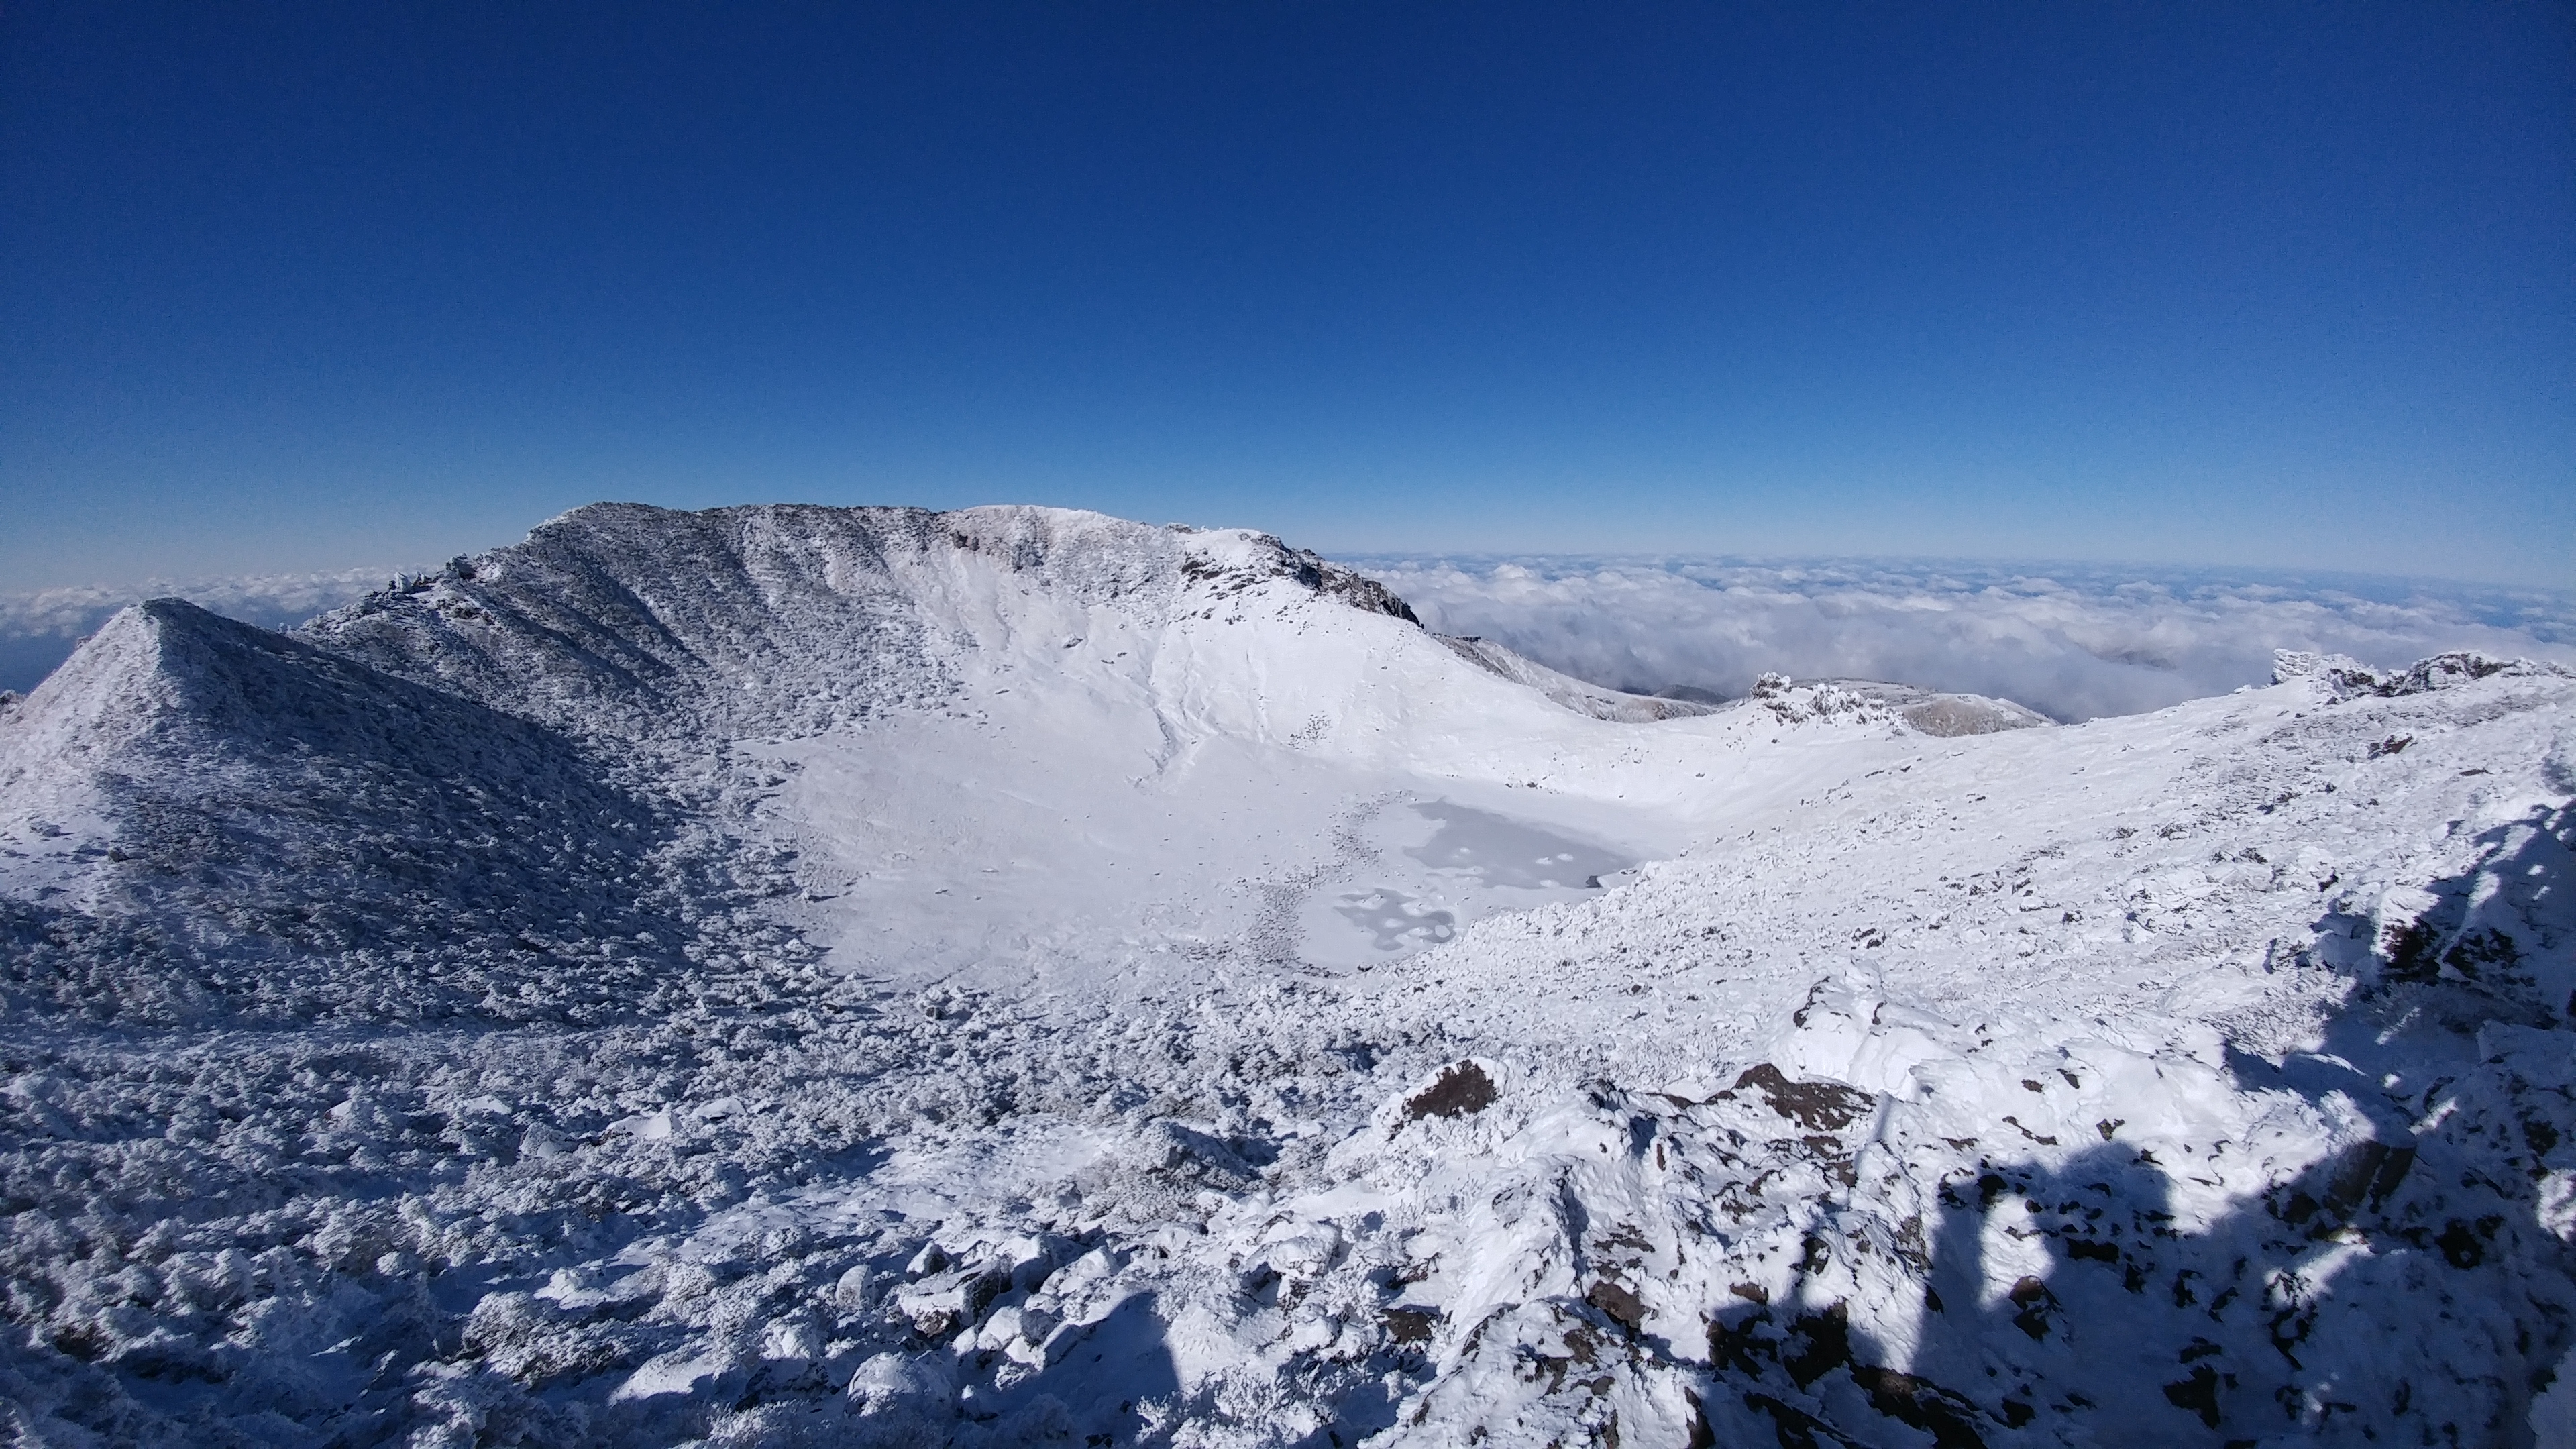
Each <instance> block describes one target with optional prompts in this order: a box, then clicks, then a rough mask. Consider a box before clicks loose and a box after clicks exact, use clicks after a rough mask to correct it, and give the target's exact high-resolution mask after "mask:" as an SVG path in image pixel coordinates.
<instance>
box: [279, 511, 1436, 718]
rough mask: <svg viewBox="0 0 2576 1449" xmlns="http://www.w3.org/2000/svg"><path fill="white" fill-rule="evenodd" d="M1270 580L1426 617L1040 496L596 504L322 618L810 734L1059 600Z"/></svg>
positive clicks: (614, 703) (1104, 602) (339, 630)
mask: <svg viewBox="0 0 2576 1449" xmlns="http://www.w3.org/2000/svg"><path fill="white" fill-rule="evenodd" d="M1274 580H1276V581H1283V582H1284V583H1285V584H1287V585H1288V586H1290V587H1293V588H1295V589H1298V590H1302V591H1304V592H1305V593H1308V594H1312V595H1314V596H1316V597H1319V598H1325V599H1331V600H1337V601H1339V602H1341V603H1344V604H1347V605H1348V606H1350V607H1352V608H1355V609H1358V610H1361V611H1364V612H1369V613H1376V614H1383V615H1387V616H1390V617H1392V618H1397V619H1402V620H1404V621H1405V622H1407V623H1411V622H1412V621H1413V615H1412V611H1411V610H1410V609H1408V608H1407V607H1406V606H1405V604H1404V602H1403V601H1402V600H1401V599H1398V598H1396V597H1395V596H1394V595H1392V594H1390V593H1388V592H1387V591H1386V590H1385V589H1383V588H1382V587H1380V586H1378V585H1377V584H1375V583H1374V582H1372V581H1370V580H1368V579H1365V578H1362V577H1360V576H1359V575H1357V574H1354V573H1351V572H1350V571H1349V570H1346V569H1342V568H1339V567H1338V566H1335V565H1332V564H1329V563H1327V562H1325V561H1324V560H1322V559H1319V558H1317V557H1316V556H1315V555H1313V554H1312V553H1307V552H1302V551H1298V550H1292V549H1290V548H1288V547H1287V546H1286V545H1284V544H1282V543H1280V542H1279V541H1278V540H1277V539H1275V538H1271V537H1269V536H1267V535H1263V534H1257V533H1253V532H1250V531H1248V530H1241V529H1232V530H1196V529H1190V530H1184V529H1178V528H1155V527H1151V526H1148V525H1145V524H1138V523H1130V522H1127V521H1125V520H1123V519H1115V518H1109V517H1106V516H1104V515H1101V514H1095V513H1082V512H1077V511H1073V510H1067V509H1051V508H1032V507H995V508H969V509H960V510H956V511H953V512H947V513H933V512H929V511H927V510H923V509H917V508H822V507H804V506H796V505H762V506H756V507H742V508H719V509H711V510H708V511H705V512H699V513H682V512H675V511H672V510H668V509H660V508H650V507H646V506H643V505H640V504H594V505H592V506H590V507H586V508H580V509H576V510H574V511H573V512H571V513H567V514H564V515H563V516H561V517H559V518H556V519H553V520H550V521H549V522H547V523H545V524H543V525H541V526H539V527H538V528H537V529H535V530H534V531H532V532H531V533H530V534H529V536H528V538H527V540H526V541H525V542H523V543H519V544H514V545H512V546H510V547H508V548H503V549H498V550H495V551H493V552H491V553H487V554H483V555H481V556H478V557H475V558H460V559H458V560H456V561H454V562H453V563H451V564H449V565H448V566H447V568H446V569H444V570H442V571H440V572H438V573H435V574H431V575H427V576H424V577H420V578H416V579H412V580H408V581H405V582H404V583H403V584H402V585H401V586H400V587H397V588H395V589H392V590H388V591H385V592H383V593H379V594H376V595H371V596H370V597H368V598H366V599H363V600H361V601H359V602H358V603H356V604H354V605H351V606H349V607H348V608H345V609H342V610H339V611H337V612H335V613H332V614H329V615H326V616H324V617H323V618H320V619H317V620H315V621H314V622H313V623H312V624H310V625H308V626H306V629H305V631H304V632H305V633H306V634H307V635H309V636H310V637H313V638H315V639H317V640H321V641H325V642H327V643H328V645H329V646H330V647H332V648H333V649H335V650H337V651H339V652H341V653H343V654H346V655H349V656H351V657H355V658H360V659H364V660H366V661H367V662H369V663H371V664H373V665H375V666H376V667H378V668H381V669H384V670H386V671H387V672H389V673H394V674H400V675H403V676H405V677H407V678H414V679H419V680H422V681H423V682H429V683H435V684H438V685H439V686H440V687H443V688H448V689H453V690H457V691H459V692H462V693H466V694H468V695H470V696H473V697H475V698H478V699H482V700H485V701H486V702H489V703H492V704H494V705H495V707H499V708H508V709H513V710H517V711H520V712H524V713H530V714H533V715H535V716H536V717H539V718H544V719H547V720H549V721H550V722H554V723H559V724H564V725H570V726H574V727H578V728H582V729H587V730H594V731H607V732H610V733H614V734H621V735H635V734H655V733H667V732H668V731H670V730H672V729H674V728H690V729H702V730H703V729H728V730H732V731H735V732H751V733H763V732H766V733H800V732H811V731H814V730H819V729H825V728H829V727H831V726H833V725H835V724H839V723H846V722H850V721H854V720H864V719H867V718H870V717H872V716H879V715H882V714H884V713H886V712H887V711H890V710H894V709H900V708H904V707H907V706H917V705H922V704H927V703H930V702H932V701H935V700H938V699H942V698H946V697H948V696H949V695H950V694H952V693H953V692H954V690H955V689H956V688H957V685H958V674H957V671H958V668H959V663H960V659H959V656H960V653H961V651H967V650H973V649H976V648H993V649H1009V648H1011V647H1013V646H1014V645H1015V644H1018V643H1022V642H1025V641H1024V640H1023V639H1021V638H1019V637H1017V636H1019V635H1022V634H1024V633H1025V632H1026V630H1028V629H1029V628H1033V627H1039V625H1040V622H1041V621H1040V619H1039V618H1038V617H1037V616H1040V615H1043V616H1044V620H1043V622H1044V623H1045V625H1046V626H1048V627H1052V625H1053V624H1055V623H1057V622H1061V621H1063V620H1065V619H1069V618H1076V617H1077V616H1082V615H1088V614H1092V613H1100V614H1105V615H1110V616H1116V617H1121V618H1123V619H1125V620H1127V621H1130V622H1133V623H1139V624H1156V625H1159V624H1163V623H1166V622H1169V621H1173V620H1177V619H1178V618H1180V617H1181V616H1183V615H1185V614H1192V613H1205V614H1206V615H1207V616H1209V617H1214V612H1213V611H1215V610H1217V609H1220V608H1224V607H1228V606H1230V605H1233V604H1235V603H1238V602H1240V596H1241V595H1242V594H1243V592H1244V590H1246V589H1247V588H1250V587H1252V586H1254V585H1256V584H1261V583H1267V582H1270V581H1274ZM1033 601H1034V602H1035V603H1036V605H1037V607H1036V608H1035V609H1034V610H1032V609H1031V608H1029V607H1027V606H1028V605H1029V604H1031V603H1032V602H1033ZM1046 642H1048V643H1049V644H1051V645H1057V646H1061V645H1062V644H1063V643H1064V640H1063V638H1062V637H1058V638H1054V639H1050V640H1048V641H1046Z"/></svg>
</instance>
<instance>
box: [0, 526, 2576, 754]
mask: <svg viewBox="0 0 2576 1449" xmlns="http://www.w3.org/2000/svg"><path fill="white" fill-rule="evenodd" d="M1288 542H1289V543H1290V544H1292V545H1295V544H1296V543H1297V542H1298V541H1297V540H1295V539H1290V540H1288ZM478 552H479V550H478ZM1331 556H1332V557H1334V558H1335V560H1336V561H1337V562H1343V563H1349V564H1352V565H1354V566H1356V567H1359V568H1361V569H1362V570H1363V571H1364V572H1367V573H1369V574H1370V575H1372V576H1373V577H1376V578H1378V579H1380V580H1381V581H1383V582H1385V583H1387V584H1388V585H1390V586H1391V587H1392V588H1394V590H1395V591H1396V592H1397V593H1398V594H1399V595H1401V596H1403V597H1404V598H1405V599H1406V600H1407V601H1408V602H1410V603H1411V604H1413V606H1414V607H1415V608H1416V609H1417V610H1418V611H1419V612H1420V613H1421V615H1422V618H1423V622H1424V623H1425V625H1426V626H1428V627H1430V628H1433V629H1435V630H1439V631H1442V632H1447V633H1453V634H1474V635H1480V636H1484V637H1488V638H1492V639H1494V640H1496V641H1497V642H1500V643H1502V644H1504V645H1506V646H1507V647H1509V648H1511V649H1513V650H1515V651H1517V652H1519V653H1521V654H1524V655H1526V656H1528V657H1530V658H1532V659H1535V660H1538V661H1539V662H1541V663H1543V664H1547V665H1549V666H1551V667H1554V668H1557V669H1561V670H1564V671H1566V672H1567V673H1570V674H1574V675H1576V676H1578V677H1580V678H1584V679H1587V680H1590V681H1592V682H1594V683H1597V684H1603V685H1608V686H1610V687H1613V688H1625V689H1634V690H1639V691H1653V690H1657V689H1662V688H1668V687H1671V686H1675V685H1689V686H1693V687H1698V688H1707V689H1715V690H1718V691H1720V692H1723V693H1729V694H1736V693H1741V692H1743V690H1744V689H1746V688H1747V687H1749V686H1750V684H1751V682H1752V680H1753V678H1754V676H1755V675H1756V674H1759V673H1761V672H1763V671H1766V670H1780V671H1784V672H1787V673H1790V674H1792V675H1793V676H1796V677H1801V678H1814V677H1820V676H1821V677H1842V678H1869V679H1887V680H1893V681H1898V682H1903V683H1908V684H1917V685H1923V686H1927V687H1931V688H1936V689H1951V690H1960V691H1965V692H1969V693H1976V694H1989V695H1997V696H2001V697H2003V698H2008V699H2013V700H2016V701H2019V702H2021V703H2023V704H2027V705H2030V706H2031V707H2033V708H2035V709H2038V710H2040V711H2042V712H2043V713H2046V714H2048V715H2050V716H2052V717H2054V718H2058V719H2062V720H2080V719H2087V718H2093V717H2096V716H2100V715H2106V714H2129V713H2136V712H2139V711H2141V710H2148V709H2155V708H2160V707H2162V706H2164V705H2168V704H2173V703H2177V702H2180V701H2181V700H2184V699H2190V698H2195V697H2200V696H2204V695H2210V694H2219V693H2224V692H2226V691H2227V690H2230V689H2233V688H2236V687H2238V686H2240V685H2247V684H2259V683H2261V682H2263V681H2264V680H2265V679H2266V678H2268V676H2269V671H2270V664H2271V655H2272V651H2273V650H2275V649H2282V648H2292V649H2309V650H2317V651H2321V652H2327V653H2343V654H2350V655H2353V656H2355V657H2358V658H2360V659H2362V660H2364V661H2365V662H2368V663H2372V664H2376V665H2381V666H2391V667H2393V666H2400V665H2403V664H2406V663H2409V662H2411V661H2413V660H2415V659H2418V658H2421V657H2424V656H2427V655H2430V654H2435V653H2439V652H2443V651H2446V650H2452V649H2478V650H2483V651H2485V652H2488V653H2493V654H2499V655H2504V656H2508V657H2510V656H2525V657H2531V658H2537V659H2547V660H2554V661H2557V662H2561V663H2571V664H2576V594H2570V593H2567V592H2565V591H2558V590H2550V589H2545V588H2537V587H2529V586H2497V585H2477V584H2462V583H2455V582H2446V581H2441V580H2428V579H2402V578H2389V577H2382V576H2361V575H2352V574H2342V575H2332V576H2326V575H2319V574H2310V575H2307V576H2306V577H2304V578H2291V577H2289V576H2286V575H2283V574H2280V573H2267V571H2261V570H2211V569H2155V568H2143V569H2142V568H2136V567H2121V566H2104V565H2087V564H2070V563H2069V562H2067V561H2063V560H2061V561H2058V563H2057V564H2056V565H2055V566H2054V567H2052V568H2051V569H2049V570H2048V571H2046V572H2034V571H2032V570H2031V569H2029V568H2027V567H2025V566H2023V565H2021V564H2019V563H2013V562H1985V563H1980V562H1978V561H1974V560H1963V559H1932V560H1926V559H1899V558H1877V559H1856V558H1805V559H1778V558H1774V559H1746V558H1729V557H1706V556H1698V557H1693V556H1671V555H1667V556H1663V557H1660V558H1641V557H1636V556H1629V557H1603V556H1597V555H1596V556H1582V555H1556V556H1540V555H1529V554H1522V555H1517V556H1510V557H1485V558H1470V557H1463V556H1459V555H1410V556H1407V555H1387V554H1378V555H1363V554H1342V555H1331ZM415 567H426V565H417V566H415ZM393 572H397V571H395V570H385V569H377V568H358V569H344V570H338V571H334V572H327V573H313V574H292V575H268V576H258V577H247V578H231V579H201V580H195V581H171V580H155V581H151V582H150V583H149V584H148V585H139V586H136V587H131V588H123V589H119V588H107V587H76V588H58V589H50V590H41V591H34V592H15V593H11V592H0V689H15V690H19V691H24V690H27V689H30V688H32V687H34V685H35V684H36V683H37V682H38V681H39V680H41V679H42V678H43V677H44V675H45V674H46V673H47V672H48V671H50V670H51V669H52V668H53V667H54V666H55V665H56V664H58V663H60V662H61V660H62V659H63V657H65V656H66V655H67V654H69V652H70V651H71V648H72V646H73V643H74V640H75V639H76V638H77V637H78V636H80V635H83V634H86V633H88V632H90V631H92V630H94V629H96V628H97V627H98V625H99V624H100V623H101V622H103V621H104V620H105V619H106V618H107V617H108V616H109V615H110V614H111V613H112V612H113V611H114V610H115V609H116V608H118V607H121V606H122V605H123V604H125V603H128V602H132V601H133V600H135V599H137V598H139V597H141V596H142V595H143V594H145V593H146V592H156V593H157V592H169V593H177V594H179V595H181V596H182V597H187V598H190V599H192V600H194V601H195V602H197V603H200V604H202V605H204V606H206V607H208V608H211V609H213V610H214V611H216V612H217V613H222V614H226V615H229V616H231V617H234V618H238V619H243V620H245V621H247V622H250V623H255V624H260V625H263V626H266V627H272V628H274V627H285V626H289V625H292V624H294V623H297V622H300V621H301V620H302V619H304V618H308V617H310V616H311V615H313V614H316V613H319V612H322V611H324V610H327V609H331V608H336V607H340V606H342V605H345V604H348V603H352V602H354V601H356V600H357V599H359V598H361V597H363V596H364V595H365V594H366V593H368V592H370V591H371V590H373V589H375V588H378V587H380V586H382V585H383V584H384V582H385V581H386V579H387V576H388V575H389V574H390V573H393ZM2292 585H2295V586H2292Z"/></svg>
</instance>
